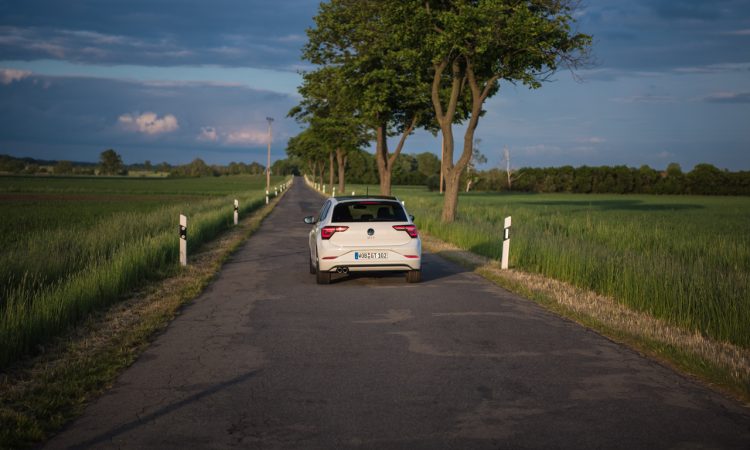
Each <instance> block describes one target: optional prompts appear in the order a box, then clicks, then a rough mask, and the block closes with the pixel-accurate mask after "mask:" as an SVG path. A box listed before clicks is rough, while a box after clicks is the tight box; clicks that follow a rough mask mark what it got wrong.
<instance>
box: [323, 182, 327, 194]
mask: <svg viewBox="0 0 750 450" xmlns="http://www.w3.org/2000/svg"><path fill="white" fill-rule="evenodd" d="M323 193H324V194H325V193H326V185H325V184H324V185H323Z"/></svg>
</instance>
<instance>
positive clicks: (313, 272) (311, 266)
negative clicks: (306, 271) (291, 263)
mask: <svg viewBox="0 0 750 450" xmlns="http://www.w3.org/2000/svg"><path fill="white" fill-rule="evenodd" d="M316 272H317V270H315V265H314V264H313V262H312V255H310V273H311V274H312V275H315V273H316Z"/></svg>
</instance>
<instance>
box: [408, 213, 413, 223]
mask: <svg viewBox="0 0 750 450" xmlns="http://www.w3.org/2000/svg"><path fill="white" fill-rule="evenodd" d="M409 218H410V219H411V221H412V222H414V216H413V215H411V214H409Z"/></svg>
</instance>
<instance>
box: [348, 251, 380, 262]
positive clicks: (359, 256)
mask: <svg viewBox="0 0 750 450" xmlns="http://www.w3.org/2000/svg"><path fill="white" fill-rule="evenodd" d="M354 259H355V260H357V261H359V260H363V259H364V260H370V261H373V260H380V259H388V252H354Z"/></svg>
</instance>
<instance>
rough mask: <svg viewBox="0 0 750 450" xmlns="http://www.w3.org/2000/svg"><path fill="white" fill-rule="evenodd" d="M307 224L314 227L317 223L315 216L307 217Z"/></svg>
mask: <svg viewBox="0 0 750 450" xmlns="http://www.w3.org/2000/svg"><path fill="white" fill-rule="evenodd" d="M305 223H306V224H308V225H313V224H314V223H315V216H307V217H305Z"/></svg>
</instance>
